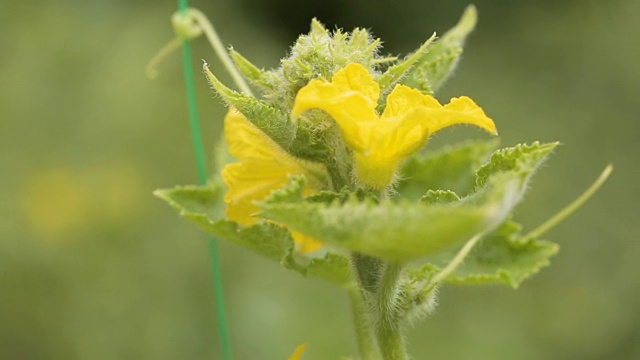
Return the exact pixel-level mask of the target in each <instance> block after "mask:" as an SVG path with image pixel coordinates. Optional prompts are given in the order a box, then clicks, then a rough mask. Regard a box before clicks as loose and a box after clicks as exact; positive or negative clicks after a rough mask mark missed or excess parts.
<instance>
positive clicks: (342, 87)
mask: <svg viewBox="0 0 640 360" xmlns="http://www.w3.org/2000/svg"><path fill="white" fill-rule="evenodd" d="M331 82H332V83H333V84H334V85H335V86H336V87H337V88H338V90H339V91H340V92H347V91H357V92H359V93H361V94H362V95H364V96H366V97H367V98H368V99H369V100H370V101H371V102H372V103H373V104H376V103H377V102H378V98H379V97H380V85H378V83H377V82H376V81H375V80H374V79H373V76H372V75H371V73H369V71H368V70H367V69H366V68H365V67H364V66H362V65H360V64H358V63H351V64H349V65H347V66H345V67H344V68H342V69H340V70H339V71H338V72H336V73H335V74H334V75H333V78H331Z"/></svg>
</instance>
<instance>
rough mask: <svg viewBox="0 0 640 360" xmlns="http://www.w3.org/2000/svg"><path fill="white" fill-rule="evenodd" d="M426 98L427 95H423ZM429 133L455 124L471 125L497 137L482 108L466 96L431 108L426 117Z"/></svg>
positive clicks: (494, 126) (492, 123)
mask: <svg viewBox="0 0 640 360" xmlns="http://www.w3.org/2000/svg"><path fill="white" fill-rule="evenodd" d="M425 96H428V95H425ZM427 121H428V124H427V126H428V127H429V132H431V133H435V132H436V131H439V130H441V129H444V128H446V127H449V126H451V125H456V124H471V125H475V126H478V127H480V128H482V129H484V130H486V131H488V132H490V133H492V134H494V135H497V134H498V132H497V130H496V124H495V123H494V122H493V120H492V119H491V118H489V117H488V116H487V115H486V114H485V113H484V111H482V108H480V107H479V106H478V105H476V103H475V102H473V100H471V99H470V98H468V97H466V96H461V97H459V98H452V99H451V101H450V102H449V103H448V104H446V105H445V106H443V107H439V108H432V112H431V114H429V116H428V119H427Z"/></svg>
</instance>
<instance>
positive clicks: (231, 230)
mask: <svg viewBox="0 0 640 360" xmlns="http://www.w3.org/2000/svg"><path fill="white" fill-rule="evenodd" d="M222 193H223V188H222V186H221V185H211V186H207V187H199V186H180V187H176V188H174V189H168V190H156V191H155V192H154V194H155V195H156V196H157V197H159V198H161V199H163V200H165V201H166V202H168V203H169V204H170V205H171V206H173V207H174V208H175V209H177V210H178V211H180V214H181V215H182V216H183V217H185V218H186V219H188V220H189V221H191V222H193V223H195V224H196V225H198V226H200V227H201V228H202V229H203V230H205V231H206V232H207V233H209V234H212V235H213V236H215V237H216V238H219V239H224V240H226V241H229V242H232V243H234V244H236V245H239V246H242V247H244V248H247V249H249V250H252V251H253V252H255V253H257V254H260V255H262V256H264V257H266V258H269V259H271V260H275V261H278V262H281V263H282V264H283V265H285V267H287V268H289V269H292V270H295V271H297V272H299V273H301V274H302V275H305V276H306V275H311V276H316V277H319V278H322V279H324V280H327V281H329V282H331V283H334V284H336V285H340V286H347V285H348V284H351V283H352V282H353V275H352V272H351V267H350V264H349V260H348V258H347V257H346V256H344V255H342V254H337V253H332V252H327V253H326V254H324V256H322V257H313V258H309V257H307V256H305V255H303V254H299V253H297V252H295V251H294V243H293V240H292V239H291V235H290V233H289V231H288V230H287V229H286V228H283V227H281V226H278V225H275V224H273V223H267V222H264V223H258V224H256V225H253V226H248V227H243V226H240V225H238V224H236V223H235V222H233V221H228V220H225V219H221V217H222V216H223V211H224V208H225V206H224V202H223V201H222V196H223V194H222ZM214 219H216V220H214Z"/></svg>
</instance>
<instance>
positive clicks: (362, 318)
mask: <svg viewBox="0 0 640 360" xmlns="http://www.w3.org/2000/svg"><path fill="white" fill-rule="evenodd" d="M347 293H348V294H349V300H351V312H352V313H353V322H354V325H355V330H356V338H357V342H358V352H359V354H360V359H362V360H378V359H379V358H380V355H379V353H380V352H379V350H378V348H377V346H376V344H375V342H374V340H373V334H372V332H371V323H370V321H369V317H368V314H367V306H366V304H365V300H364V297H363V295H362V290H361V289H360V288H359V287H358V286H357V285H356V284H353V285H352V286H349V287H347Z"/></svg>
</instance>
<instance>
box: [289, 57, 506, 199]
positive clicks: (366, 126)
mask: <svg viewBox="0 0 640 360" xmlns="http://www.w3.org/2000/svg"><path fill="white" fill-rule="evenodd" d="M379 94H380V89H379V86H378V84H377V83H376V82H375V80H374V78H373V76H372V75H371V74H370V73H369V72H368V71H367V69H365V68H364V67H363V66H362V65H360V64H356V63H353V64H349V65H347V66H346V67H345V68H343V69H341V70H340V71H338V72H336V74H335V75H334V76H333V78H332V80H331V82H326V81H323V80H319V79H314V80H311V81H310V82H309V83H308V84H307V85H306V86H304V87H303V88H302V89H300V91H299V92H298V94H297V96H296V99H295V103H294V106H293V110H292V115H293V116H298V115H300V114H301V113H303V112H304V111H306V110H309V109H313V108H316V109H320V110H323V111H325V112H327V113H328V114H329V115H331V117H332V118H333V119H334V120H335V121H336V123H337V124H338V126H339V127H340V130H341V132H342V136H343V139H344V141H345V143H346V144H347V145H348V146H349V147H350V148H351V149H352V150H353V151H354V158H355V161H356V164H355V172H356V176H357V178H358V181H359V182H360V183H361V184H363V185H365V186H367V187H369V188H372V189H378V190H379V189H383V188H385V187H386V186H388V185H389V184H390V183H392V182H393V179H394V177H395V173H396V170H397V168H398V165H399V164H400V162H401V161H402V160H404V159H405V158H406V157H407V156H409V155H411V154H413V153H414V152H416V151H418V150H419V149H420V148H421V147H422V146H423V145H424V144H425V143H426V141H427V139H428V138H429V136H430V135H431V134H433V133H435V132H437V131H439V130H441V129H444V128H446V127H449V126H451V125H456V124H471V125H476V126H478V127H480V128H482V129H484V130H486V131H488V132H490V133H492V134H496V133H497V132H496V127H495V124H494V122H493V120H492V119H490V118H489V117H487V115H486V114H485V113H484V111H483V110H482V109H481V108H480V107H479V106H478V105H476V103H474V102H473V100H471V99H470V98H468V97H466V96H463V97H459V98H453V99H451V101H450V102H449V103H448V104H446V105H444V106H443V105H441V104H440V103H439V102H438V100H436V99H435V98H434V97H433V96H430V95H425V94H422V93H421V92H420V91H418V90H416V89H412V88H409V87H407V86H404V85H396V86H395V87H394V89H393V90H392V91H391V93H390V94H389V95H388V97H387V103H386V107H385V110H384V112H383V113H382V115H381V116H380V115H378V113H377V112H376V108H377V106H378V97H379Z"/></svg>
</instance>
